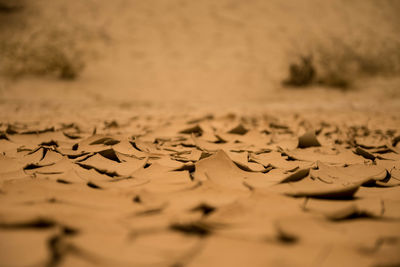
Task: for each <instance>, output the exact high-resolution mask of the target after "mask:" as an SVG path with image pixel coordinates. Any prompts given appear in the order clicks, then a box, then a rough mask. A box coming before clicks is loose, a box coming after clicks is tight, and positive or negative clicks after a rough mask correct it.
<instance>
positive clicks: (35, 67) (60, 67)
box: [0, 0, 95, 80]
mask: <svg viewBox="0 0 400 267" xmlns="http://www.w3.org/2000/svg"><path fill="white" fill-rule="evenodd" d="M2 1H4V0H2ZM23 7H24V8H19V9H17V10H16V11H15V12H13V13H12V15H11V16H13V22H15V23H13V24H10V25H9V27H8V28H5V27H3V28H2V29H0V34H2V36H1V37H0V74H1V75H4V76H7V77H11V78H19V77H21V76H30V75H34V76H52V77H57V78H59V79H62V80H73V79H76V78H77V77H79V75H81V73H82V71H83V70H84V68H85V65H86V63H87V61H88V60H89V59H91V58H92V57H93V56H94V53H93V52H92V51H93V49H91V48H90V46H88V43H89V41H90V40H92V39H94V38H95V37H94V36H93V35H94V34H93V31H90V30H88V29H87V28H86V27H84V26H82V25H77V23H72V22H69V21H54V19H53V20H46V18H45V17H43V16H42V15H41V14H40V11H38V7H32V6H28V5H26V6H23ZM35 8H36V9H35ZM33 11H34V12H33ZM15 13H17V14H15ZM0 16H3V18H4V16H6V17H7V16H10V14H9V13H7V14H3V15H0ZM5 19H6V18H5ZM17 19H18V20H17Z"/></svg>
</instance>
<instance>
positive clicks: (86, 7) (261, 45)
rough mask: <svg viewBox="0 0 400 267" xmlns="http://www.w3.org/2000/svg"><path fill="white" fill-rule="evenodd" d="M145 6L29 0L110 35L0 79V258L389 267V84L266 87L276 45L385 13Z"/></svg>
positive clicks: (392, 210)
mask: <svg viewBox="0 0 400 267" xmlns="http://www.w3.org/2000/svg"><path fill="white" fill-rule="evenodd" d="M153 2H154V1H149V3H147V1H146V3H147V4H146V3H145V2H142V1H122V0H119V1H113V2H112V3H111V1H103V2H101V4H99V5H97V6H96V5H94V4H93V2H92V1H86V2H85V4H82V3H83V2H82V3H80V4H78V3H77V4H68V3H67V2H65V1H52V2H51V3H52V4H49V2H48V1H38V3H39V4H38V5H43V4H46V9H45V10H47V13H49V14H50V15H49V16H50V18H52V19H53V20H54V16H55V14H56V15H57V14H58V15H59V14H63V16H64V15H65V18H66V17H68V16H70V17H72V18H74V20H72V21H78V22H79V23H85V25H89V26H91V27H98V26H99V25H103V28H104V29H105V31H106V32H107V33H109V35H110V40H111V42H112V45H110V46H109V47H108V48H104V47H103V48H102V49H103V50H102V51H103V52H102V53H103V54H102V56H101V57H100V58H99V59H98V61H96V62H92V63H91V64H89V65H88V66H87V69H86V70H85V72H84V73H83V74H82V75H81V77H79V79H77V80H75V81H58V80H55V79H52V78H42V77H41V78H34V77H25V78H22V79H18V80H10V79H6V78H3V77H2V78H1V80H0V266H175V267H177V266H398V265H400V257H399V255H400V254H399V253H398V251H400V187H399V185H400V90H399V89H400V88H399V84H400V82H399V78H397V77H386V76H382V77H375V78H366V77H364V78H362V79H359V80H357V83H356V84H355V85H354V87H353V88H351V89H348V90H338V89H332V88H326V87H321V86H311V87H308V88H301V89H294V88H291V89H288V88H283V87H282V86H281V84H280V81H281V80H282V79H283V77H284V76H285V75H286V71H287V60H286V58H285V55H286V52H285V49H286V48H285V46H290V44H288V42H289V40H299V37H302V36H307V38H309V37H310V36H313V38H314V37H315V36H324V33H325V32H326V30H327V29H331V30H332V31H333V32H340V33H341V34H343V33H346V34H347V33H349V32H351V31H350V30H349V29H351V28H352V27H355V28H357V27H358V28H359V26H360V25H364V26H365V25H367V26H369V27H371V25H375V26H376V27H377V28H378V29H382V30H378V31H377V32H383V33H385V34H387V33H388V32H390V33H392V30H393V29H392V28H395V27H392V25H398V24H393V23H387V21H385V20H379V19H378V18H379V17H385V16H386V17H393V14H392V12H393V10H390V9H388V8H382V10H381V12H380V13H379V12H378V14H377V15H376V16H377V17H375V18H376V20H373V19H371V18H372V17H373V16H372V14H373V12H374V11H376V4H374V3H373V2H372V1H353V2H352V3H349V4H348V5H347V6H345V8H343V3H344V2H345V1H332V2H330V4H328V3H326V4H325V2H324V3H322V2H320V1H312V0H308V1H299V2H297V1H296V2H295V1H292V2H290V3H289V2H288V3H281V2H280V1H268V2H269V4H268V3H267V2H265V1H254V3H253V5H247V4H245V2H243V3H242V2H241V1H219V2H216V1H204V2H203V3H202V4H201V3H200V2H196V3H197V4H196V3H194V2H193V3H191V4H190V3H189V2H188V1H169V2H168V3H169V4H168V3H167V2H163V4H155V3H153ZM389 2H390V1H383V2H381V3H389ZM365 3H366V4H365ZM95 6H96V9H93V10H92V8H93V7H95ZM90 10H92V13H91V12H89V11H90ZM132 10H136V11H132ZM354 10H358V11H359V12H354ZM78 11H79V12H81V13H79V12H78ZM60 12H61V13H60ZM318 12H321V13H318ZM352 12H354V13H352ZM47 13H45V14H47ZM88 14H89V15H90V14H91V15H90V16H89V15H88ZM116 14H118V16H116ZM311 14H312V16H311ZM349 14H350V15H351V16H350V15H349ZM52 16H53V17H52ZM87 16H89V17H87ZM88 18H89V19H88ZM317 21H318V22H319V23H316V22H317ZM388 21H389V20H388ZM299 22H303V23H299ZM386 24H388V25H389V26H388V25H386ZM334 25H336V26H337V27H333V26H334ZM349 25H350V26H351V27H350V26H349ZM128 26H129V27H128ZM367 26H365V27H367ZM356 32H357V31H356ZM385 34H383V36H387V35H385ZM346 36H349V35H346ZM310 38H311V37H310ZM321 38H322V37H321ZM300 39H301V38H300ZM311 39H312V38H311ZM203 41H204V42H203ZM299 45H300V44H299ZM285 62H286V63H285Z"/></svg>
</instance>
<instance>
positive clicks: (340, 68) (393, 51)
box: [283, 37, 400, 89]
mask: <svg viewBox="0 0 400 267" xmlns="http://www.w3.org/2000/svg"><path fill="white" fill-rule="evenodd" d="M371 38H372V37H371ZM310 47H311V49H310V51H311V52H308V54H309V55H310V56H304V54H305V53H302V52H298V54H299V56H298V58H299V59H300V63H299V60H298V59H295V60H294V61H296V62H291V63H290V65H289V77H288V78H287V79H286V80H285V81H284V82H283V84H284V85H286V86H294V87H299V86H309V85H313V84H320V85H324V86H328V87H336V88H341V89H347V88H349V87H351V86H352V85H353V83H354V82H355V81H356V80H357V79H358V78H362V77H371V76H394V75H399V74H400V41H399V40H396V39H392V40H374V39H369V40H364V41H357V42H355V41H354V42H347V43H346V42H345V41H344V40H343V39H341V38H331V39H328V41H325V42H322V41H321V42H314V43H311V44H310ZM313 59H314V60H313ZM311 72H313V74H314V75H313V77H312V78H311V76H310V74H309V73H311ZM307 77H308V78H307Z"/></svg>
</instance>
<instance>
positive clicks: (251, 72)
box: [0, 0, 400, 107]
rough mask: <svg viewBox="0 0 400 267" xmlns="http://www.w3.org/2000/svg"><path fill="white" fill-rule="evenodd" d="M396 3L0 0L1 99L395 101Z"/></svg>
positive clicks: (398, 60)
mask: <svg viewBox="0 0 400 267" xmlns="http://www.w3.org/2000/svg"><path fill="white" fill-rule="evenodd" d="M399 13H400V1H396V0H381V1H375V0H353V1H345V0H330V1H318V0H302V1H279V0H269V1H264V0H252V1H243V0H219V1H215V0H202V1H190V0H168V1H166V0H146V1H140V0H114V1H99V0H96V1H95V0H82V1H66V0H35V1H28V0H0V73H1V84H0V97H1V98H2V100H1V103H3V104H8V103H11V102H12V101H14V102H15V101H22V102H23V103H25V104H26V103H30V102H32V101H59V102H62V101H67V100H69V101H70V102H79V101H82V99H87V101H89V102H90V101H92V100H93V101H95V102H96V103H100V102H101V101H103V102H107V101H108V102H110V101H111V102H110V103H119V104H120V105H127V106H129V105H134V104H137V105H139V104H143V103H147V105H153V104H154V103H158V104H160V103H175V104H176V103H183V104H186V105H187V104H190V105H191V106H197V105H200V106H201V105H203V106H205V105H212V104H214V105H223V104H225V105H226V106H232V105H242V106H251V105H259V106H267V105H268V103H270V104H271V105H272V103H275V105H279V104H282V106H283V107H288V106H287V105H288V104H293V103H297V104H298V105H301V103H303V104H302V105H303V106H307V105H311V104H315V103H317V102H318V103H319V105H320V106H326V105H330V104H332V103H334V102H335V101H336V102H337V101H339V102H340V101H342V102H343V101H347V103H349V102H352V103H353V102H354V101H356V100H357V99H358V100H359V102H360V103H366V102H368V103H369V102H370V103H374V102H376V101H377V97H378V99H381V100H382V101H383V100H385V101H386V100H387V101H389V102H390V101H392V102H393V103H392V102H391V103H392V104H393V105H395V102H394V100H393V99H396V98H398V97H399V95H400V89H399V88H398V85H399V84H400V83H399V82H398V80H399V74H400V16H399V15H398V14H399ZM349 96H350V98H348V97H349ZM57 99H58V100H57ZM301 99H303V100H304V101H303V102H302V101H301ZM335 99H336V100H335ZM346 99H349V100H346ZM99 101H100V102H99ZM103 102H101V103H103ZM108 102H107V103H108ZM335 107H336V106H335Z"/></svg>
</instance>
